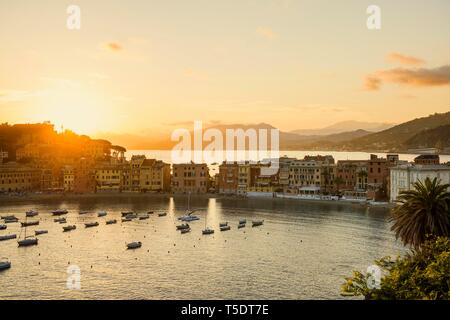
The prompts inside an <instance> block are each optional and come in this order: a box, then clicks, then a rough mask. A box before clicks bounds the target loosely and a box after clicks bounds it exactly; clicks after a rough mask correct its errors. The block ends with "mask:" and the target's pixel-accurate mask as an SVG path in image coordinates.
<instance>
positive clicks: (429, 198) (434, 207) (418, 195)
mask: <svg viewBox="0 0 450 320" xmlns="http://www.w3.org/2000/svg"><path fill="white" fill-rule="evenodd" d="M449 187H450V184H440V181H438V180H437V178H434V179H433V180H430V179H429V178H427V179H425V181H424V182H421V181H417V182H416V183H414V189H413V190H408V191H402V192H401V193H400V196H399V197H398V200H397V202H398V203H400V204H401V205H400V206H398V207H396V208H395V209H393V211H392V218H391V219H392V220H393V221H394V224H393V225H392V228H391V229H392V230H393V231H394V232H395V235H396V237H397V238H400V239H401V240H402V242H403V243H404V244H405V245H411V246H413V247H415V248H418V247H420V246H421V245H422V244H423V243H424V242H425V240H426V239H427V236H446V237H448V236H450V214H449V203H450V193H449V192H448V191H447V190H448V188H449Z"/></svg>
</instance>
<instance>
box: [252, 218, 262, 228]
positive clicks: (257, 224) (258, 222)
mask: <svg viewBox="0 0 450 320" xmlns="http://www.w3.org/2000/svg"><path fill="white" fill-rule="evenodd" d="M263 224H264V220H256V221H252V227H258V226H262V225H263Z"/></svg>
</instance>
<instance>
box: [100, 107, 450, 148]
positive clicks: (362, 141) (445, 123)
mask: <svg viewBox="0 0 450 320" xmlns="http://www.w3.org/2000/svg"><path fill="white" fill-rule="evenodd" d="M210 128H215V129H218V130H219V131H221V132H222V133H223V134H224V136H225V130H226V129H238V128H240V129H243V130H247V129H256V130H258V129H274V127H273V126H272V125H270V124H267V123H259V124H246V125H244V124H228V125H223V124H221V125H214V126H211V127H210ZM101 136H102V137H104V138H107V139H109V140H110V141H114V143H116V144H119V145H124V146H126V147H127V149H135V150H136V149H159V150H168V149H171V148H172V147H173V146H174V145H175V144H176V142H173V141H170V134H160V135H158V136H156V135H150V136H144V135H132V134H107V133H103V134H102V135H101ZM449 140H450V112H447V113H441V114H438V113H436V114H433V115H430V116H428V117H423V118H418V119H414V120H411V121H408V122H405V123H402V124H398V125H393V124H388V123H375V122H373V123H372V122H359V121H345V122H339V123H336V124H334V125H331V126H328V127H325V128H321V129H308V130H294V131H290V132H285V131H280V149H281V150H330V151H331V150H334V151H368V152H377V151H378V152H407V151H408V149H416V148H434V147H437V148H440V149H441V148H445V147H450V141H449ZM207 143H208V142H205V143H204V145H206V144H207Z"/></svg>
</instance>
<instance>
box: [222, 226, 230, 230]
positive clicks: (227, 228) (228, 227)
mask: <svg viewBox="0 0 450 320" xmlns="http://www.w3.org/2000/svg"><path fill="white" fill-rule="evenodd" d="M230 229H231V227H230V226H223V227H220V231H228V230H230Z"/></svg>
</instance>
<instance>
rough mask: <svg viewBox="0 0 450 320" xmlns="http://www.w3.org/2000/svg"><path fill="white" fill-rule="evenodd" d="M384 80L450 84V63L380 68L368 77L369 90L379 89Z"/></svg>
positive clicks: (395, 82)
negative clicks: (427, 66)
mask: <svg viewBox="0 0 450 320" xmlns="http://www.w3.org/2000/svg"><path fill="white" fill-rule="evenodd" d="M383 82H388V83H394V84H399V85H404V86H412V87H438V86H448V85H450V65H444V66H441V67H437V68H418V69H417V68H415V69H407V68H396V69H389V70H380V71H377V72H375V73H374V74H372V75H368V76H367V77H366V83H365V87H366V89H367V90H370V91H376V90H379V89H380V87H381V84H382V83H383Z"/></svg>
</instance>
